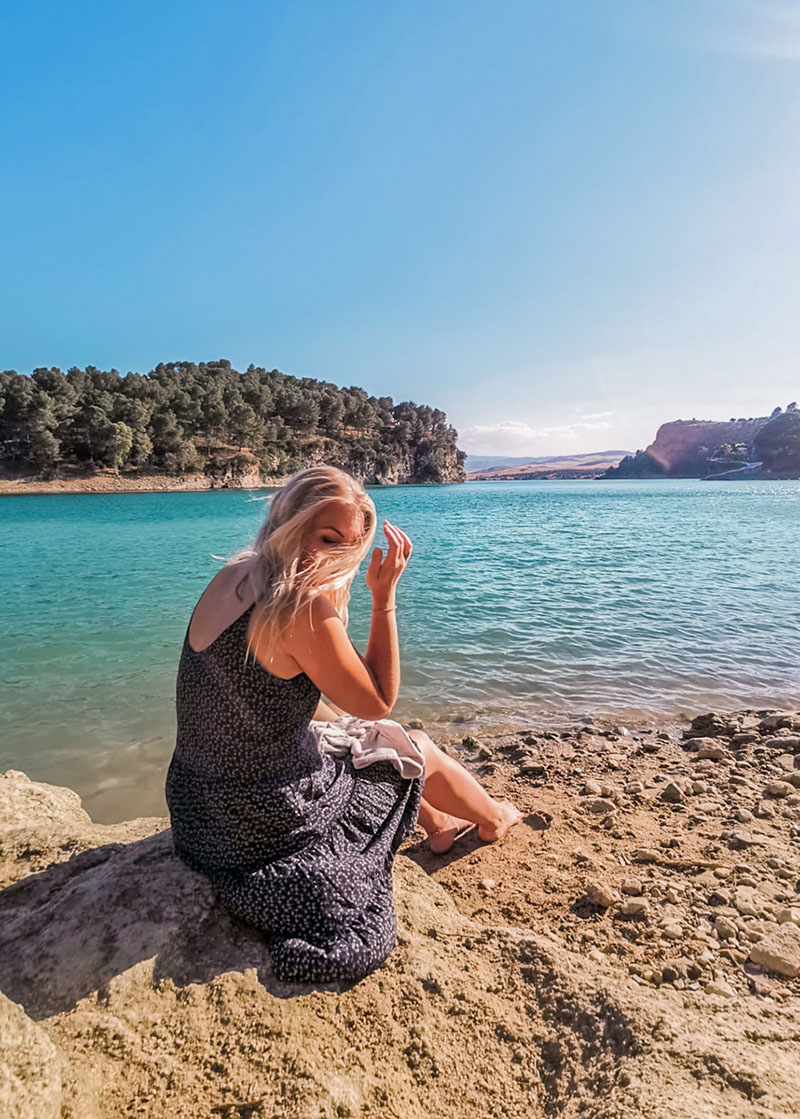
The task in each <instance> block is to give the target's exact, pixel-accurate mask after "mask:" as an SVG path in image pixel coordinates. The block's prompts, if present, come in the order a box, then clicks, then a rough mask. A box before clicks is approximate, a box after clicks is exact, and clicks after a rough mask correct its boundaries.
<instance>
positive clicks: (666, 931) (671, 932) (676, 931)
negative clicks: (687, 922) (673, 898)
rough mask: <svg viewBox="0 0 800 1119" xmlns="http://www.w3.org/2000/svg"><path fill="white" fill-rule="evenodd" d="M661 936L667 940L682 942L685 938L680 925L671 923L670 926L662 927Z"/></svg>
mask: <svg viewBox="0 0 800 1119" xmlns="http://www.w3.org/2000/svg"><path fill="white" fill-rule="evenodd" d="M661 935H662V936H663V937H666V939H667V940H680V938H681V937H682V936H683V929H682V927H681V926H680V925H678V924H674V923H672V922H671V923H670V924H668V925H662V927H661Z"/></svg>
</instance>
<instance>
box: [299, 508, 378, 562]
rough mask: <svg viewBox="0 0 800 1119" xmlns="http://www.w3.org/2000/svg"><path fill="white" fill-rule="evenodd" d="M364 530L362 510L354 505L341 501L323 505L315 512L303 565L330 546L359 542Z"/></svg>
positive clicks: (323, 552) (304, 550) (303, 556)
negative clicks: (344, 503)
mask: <svg viewBox="0 0 800 1119" xmlns="http://www.w3.org/2000/svg"><path fill="white" fill-rule="evenodd" d="M363 531H364V520H363V516H362V513H361V510H360V509H357V508H356V507H355V506H354V505H343V504H342V502H340V501H331V502H329V503H328V504H327V505H323V506H322V508H321V509H320V510H319V511H318V512H317V513H316V514H315V516H314V519H313V520H312V522H311V525H310V528H309V531H308V536H307V537H306V545H305V548H304V549H303V555H302V564H303V566H304V565H305V564H306V563H307V562H308V560H309V559H310V558H311V557H312V556H316V555H319V554H322V555H324V554H325V552H326V551H327V550H328V549H330V548H335V547H337V546H338V547H341V546H342V544H357V543H358V542H359V540H360V539H361V537H362V533H363Z"/></svg>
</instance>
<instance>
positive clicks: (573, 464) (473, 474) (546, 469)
mask: <svg viewBox="0 0 800 1119" xmlns="http://www.w3.org/2000/svg"><path fill="white" fill-rule="evenodd" d="M627 455H629V452H628V451H590V452H586V453H584V454H578V455H543V456H540V457H538V458H503V457H502V456H499V455H487V456H479V455H467V459H466V462H465V464H464V466H465V469H466V471H467V481H475V482H478V481H527V480H530V479H536V478H548V479H555V478H597V477H599V476H600V475H601V474H602V473H603V472H604V471H606V470H608V469H609V467H611V466H616V465H617V463H619V462H620V461H621V460H622V459H624V458H625V457H626V456H627ZM476 463H477V464H478V465H476ZM480 464H484V465H480Z"/></svg>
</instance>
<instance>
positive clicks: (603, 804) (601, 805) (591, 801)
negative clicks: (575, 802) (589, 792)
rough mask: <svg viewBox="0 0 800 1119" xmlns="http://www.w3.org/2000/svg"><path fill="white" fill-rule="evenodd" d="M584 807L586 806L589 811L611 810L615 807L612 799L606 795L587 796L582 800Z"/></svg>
mask: <svg viewBox="0 0 800 1119" xmlns="http://www.w3.org/2000/svg"><path fill="white" fill-rule="evenodd" d="M583 804H584V807H585V808H588V809H589V811H590V812H597V813H598V814H599V813H601V812H613V811H614V809H615V808H616V807H617V806H616V804H614V801H613V800H609V799H608V797H587V799H586V800H585V801H584V802H583Z"/></svg>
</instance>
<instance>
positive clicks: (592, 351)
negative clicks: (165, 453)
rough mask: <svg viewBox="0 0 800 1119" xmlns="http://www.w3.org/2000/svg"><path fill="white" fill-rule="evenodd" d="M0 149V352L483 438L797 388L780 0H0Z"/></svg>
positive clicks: (556, 448)
mask: <svg viewBox="0 0 800 1119" xmlns="http://www.w3.org/2000/svg"><path fill="white" fill-rule="evenodd" d="M0 144H1V145H2V147H1V148H0V152H1V154H2V172H1V173H0V214H2V218H0V221H1V222H2V225H1V226H0V260H2V267H1V268H0V368H14V369H17V370H19V371H20V372H30V371H31V370H32V369H33V368H35V367H37V366H40V365H60V366H61V367H62V368H67V367H69V366H71V365H79V366H85V365H87V364H93V365H97V366H99V367H100V368H116V369H118V370H120V371H121V372H123V373H124V372H127V371H128V370H130V369H135V370H140V371H146V370H148V369H150V368H152V366H153V365H154V364H155V363H157V362H158V361H169V360H198V361H200V360H205V359H212V358H217V357H227V358H229V359H230V360H231V361H232V362H233V363H234V365H236V366H237V367H238V368H241V369H244V368H245V367H246V366H247V365H248V364H249V363H250V362H254V363H256V364H259V365H266V366H267V367H269V368H273V367H278V368H280V369H282V370H284V371H285V372H287V373H293V374H296V375H298V376H312V377H320V378H323V379H325V380H330V381H334V382H336V383H338V384H342V385H353V384H355V385H362V386H363V387H364V388H366V389H367V390H368V391H369V392H371V393H374V394H376V395H383V394H386V395H390V396H392V397H394V398H395V399H396V400H407V399H411V400H415V401H417V402H418V403H423V402H425V403H430V404H433V405H436V406H438V407H441V408H443V409H444V410H445V411H446V412H447V414H448V416H449V418H450V420H451V421H452V422H453V423H454V424H455V425H456V426H457V427H458V429H459V431H460V432H461V433H462V438H461V440H460V443H461V445H462V446H464V447H465V449H467V450H471V451H474V452H479V453H498V454H500V453H510V454H537V453H539V454H546V453H551V452H553V453H555V452H561V451H584V450H593V449H603V448H609V447H615V448H616V447H621V448H630V449H635V448H636V447H637V446H642V445H644V444H645V443H646V442H648V441H649V440H650V438H651V437H652V435H653V433H654V430H655V427H656V425H657V424H658V423H659V422H660V421H662V420H666V419H672V418H676V417H679V416H683V417H691V416H694V415H696V416H697V417H698V418H701V417H703V418H727V417H728V416H733V415H737V416H738V415H743V416H751V415H760V414H763V413H764V412H765V411H768V410H771V409H772V407H773V406H774V405H775V404H786V403H787V402H788V401H789V400H792V399H795V398H797V397H798V396H800V313H798V308H800V208H799V207H798V203H797V199H798V198H800V3H796V2H795V3H772V2H771V0H758V2H755V0H753V2H748V0H728V2H727V3H726V4H719V3H714V2H711V0H626V2H622V0H569V2H566V0H552V2H539V0H491V2H489V0H480V2H478V0H419V2H417V0H397V2H394V3H392V2H390V0H370V2H365V3H362V2H358V0H349V2H344V0H318V2H310V0H285V2H283V0H268V2H265V0H258V2H255V0H254V2H243V0H225V2H208V0H191V2H189V0H172V2H170V3H164V2H163V0H161V2H159V3H154V2H152V0H137V3H135V4H134V3H129V2H128V0H114V2H113V3H109V2H108V0H103V2H102V3H101V2H96V0H74V2H73V3H69V4H65V3H63V2H59V3H55V2H52V0H47V2H45V0H29V2H27V3H21V2H20V3H6V4H4V5H2V8H0Z"/></svg>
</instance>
